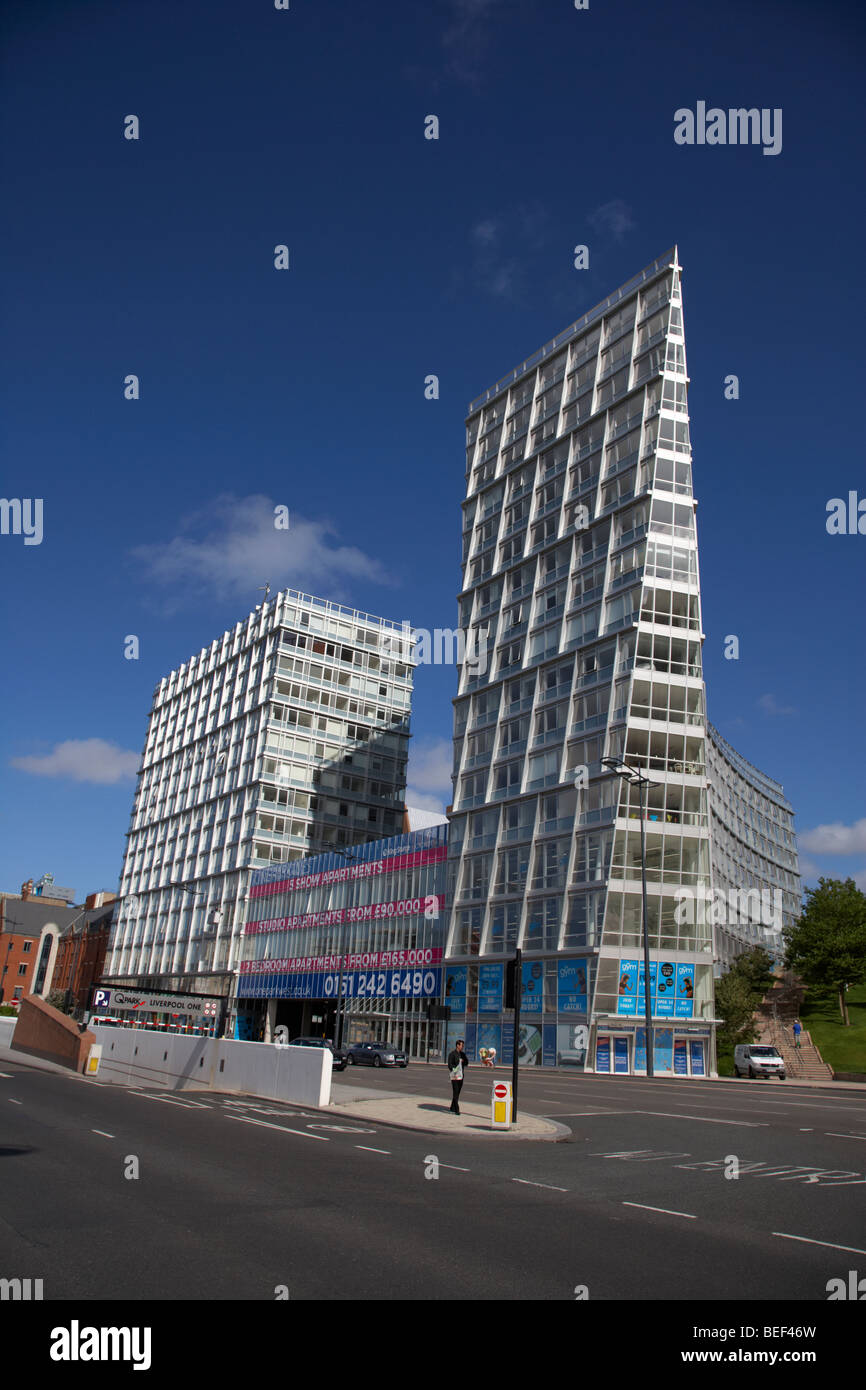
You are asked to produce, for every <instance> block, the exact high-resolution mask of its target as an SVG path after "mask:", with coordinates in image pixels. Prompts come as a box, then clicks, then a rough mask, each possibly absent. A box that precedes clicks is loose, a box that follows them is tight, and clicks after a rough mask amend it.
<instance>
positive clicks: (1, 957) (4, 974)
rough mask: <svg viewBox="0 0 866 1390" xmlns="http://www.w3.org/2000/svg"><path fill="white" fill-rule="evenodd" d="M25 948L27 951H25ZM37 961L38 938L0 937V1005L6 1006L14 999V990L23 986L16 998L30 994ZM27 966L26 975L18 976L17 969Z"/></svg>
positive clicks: (6, 934) (15, 935) (6, 933)
mask: <svg viewBox="0 0 866 1390" xmlns="http://www.w3.org/2000/svg"><path fill="white" fill-rule="evenodd" d="M25 947H29V949H27V950H25ZM38 959H39V937H38V936H18V935H17V934H16V933H13V932H8V931H7V932H3V934H2V935H0V1003H3V1004H8V1003H9V1002H10V1000H12V999H14V998H15V990H16V988H18V987H19V986H23V992H22V993H21V994H19V996H18V998H19V999H23V998H24V995H25V994H29V993H30V986H31V984H32V982H33V972H34V970H35V968H36V962H37V961H38ZM21 965H26V966H27V973H26V974H25V975H19V973H18V967H19V966H21Z"/></svg>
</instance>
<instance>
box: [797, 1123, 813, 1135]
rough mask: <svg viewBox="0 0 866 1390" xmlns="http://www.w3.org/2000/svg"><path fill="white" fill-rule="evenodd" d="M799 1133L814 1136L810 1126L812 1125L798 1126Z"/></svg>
mask: <svg viewBox="0 0 866 1390" xmlns="http://www.w3.org/2000/svg"><path fill="white" fill-rule="evenodd" d="M800 1133H801V1134H814V1133H815V1129H814V1126H812V1125H801V1126H800Z"/></svg>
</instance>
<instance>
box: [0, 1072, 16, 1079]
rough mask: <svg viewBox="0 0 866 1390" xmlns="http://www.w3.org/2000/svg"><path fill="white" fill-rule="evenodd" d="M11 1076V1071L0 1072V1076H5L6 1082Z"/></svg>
mask: <svg viewBox="0 0 866 1390" xmlns="http://www.w3.org/2000/svg"><path fill="white" fill-rule="evenodd" d="M13 1075H14V1073H13V1072H11V1071H0V1076H5V1077H6V1079H7V1081H8V1080H9V1078H10V1077H11V1076H13Z"/></svg>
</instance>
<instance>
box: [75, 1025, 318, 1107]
mask: <svg viewBox="0 0 866 1390" xmlns="http://www.w3.org/2000/svg"><path fill="white" fill-rule="evenodd" d="M90 1026H91V1029H92V1031H93V1034H94V1037H95V1038H96V1041H97V1042H99V1043H101V1044H102V1060H101V1062H100V1064H99V1080H100V1081H114V1082H117V1083H118V1084H120V1085H124V1086H162V1087H165V1089H166V1090H170V1091H185V1090H191V1089H201V1088H210V1089H212V1090H215V1091H229V1092H243V1093H244V1094H245V1095H252V1096H267V1097H268V1098H269V1099H271V1100H290V1101H295V1102H297V1103H298V1104H300V1105H315V1106H322V1105H327V1104H328V1103H329V1101H330V1099H331V1073H332V1070H333V1063H332V1059H331V1054H330V1052H329V1051H328V1049H327V1048H326V1047H321V1048H320V1047H278V1046H275V1045H274V1044H273V1043H252V1042H235V1041H233V1040H232V1039H229V1038H202V1037H191V1038H189V1037H183V1038H179V1037H175V1036H173V1035H172V1034H171V1033H157V1032H150V1031H148V1030H147V1029H143V1028H114V1027H110V1026H109V1027H107V1028H106V1027H102V1026H100V1025H99V1024H97V1023H91V1025H90Z"/></svg>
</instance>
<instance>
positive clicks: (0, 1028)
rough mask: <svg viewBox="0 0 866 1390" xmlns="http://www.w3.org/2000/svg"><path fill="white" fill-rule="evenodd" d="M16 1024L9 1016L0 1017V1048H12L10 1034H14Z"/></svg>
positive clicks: (16, 1020) (15, 1020) (14, 1019)
mask: <svg viewBox="0 0 866 1390" xmlns="http://www.w3.org/2000/svg"><path fill="white" fill-rule="evenodd" d="M17 1022H18V1019H17V1018H14V1017H13V1016H12V1015H11V1014H2V1015H0V1047H11V1046H12V1034H13V1033H14V1032H15V1024H16V1023H17Z"/></svg>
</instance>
